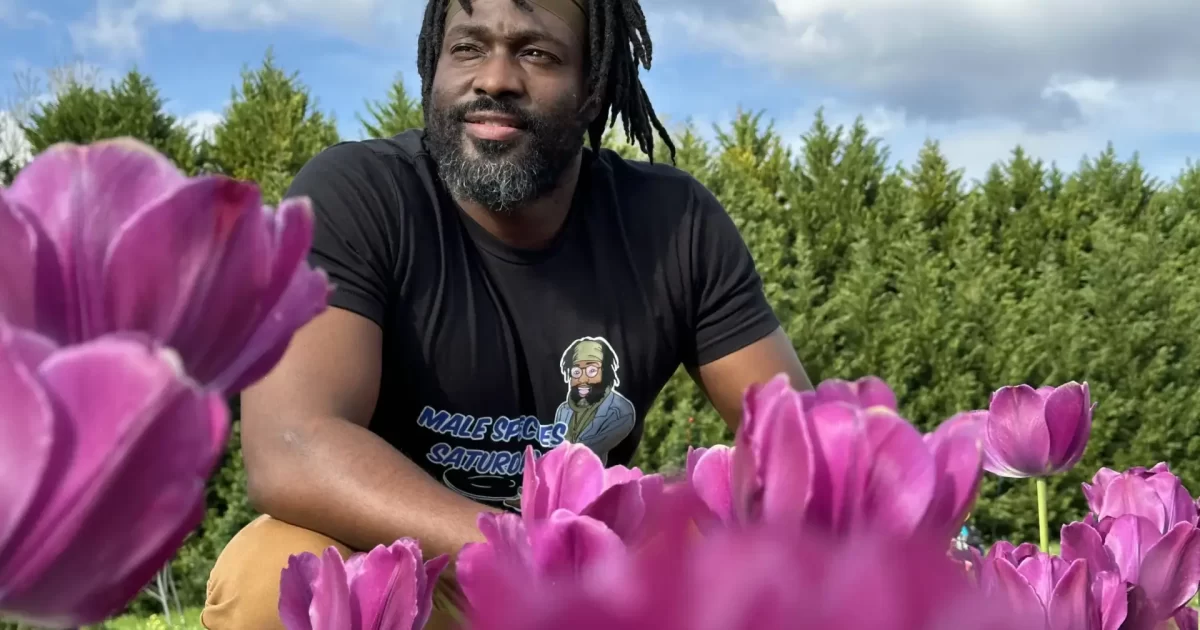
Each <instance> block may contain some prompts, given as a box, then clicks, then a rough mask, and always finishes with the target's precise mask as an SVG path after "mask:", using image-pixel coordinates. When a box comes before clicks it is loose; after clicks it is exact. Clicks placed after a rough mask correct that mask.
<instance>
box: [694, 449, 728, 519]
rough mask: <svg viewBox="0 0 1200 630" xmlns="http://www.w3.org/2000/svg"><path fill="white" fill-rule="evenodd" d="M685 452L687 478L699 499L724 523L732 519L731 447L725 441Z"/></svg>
mask: <svg viewBox="0 0 1200 630" xmlns="http://www.w3.org/2000/svg"><path fill="white" fill-rule="evenodd" d="M697 452H698V455H697V456H695V457H693V456H692V453H691V452H689V453H688V479H689V480H690V481H691V483H692V489H693V490H694V491H695V492H696V495H697V496H698V497H700V500H701V501H703V502H704V504H705V505H707V506H708V508H709V509H710V510H712V512H713V514H714V515H716V517H717V518H718V519H719V520H720V521H721V522H724V523H730V522H732V521H733V518H734V513H733V485H732V484H733V449H731V448H729V447H728V446H725V445H718V446H714V447H712V448H709V449H701V450H699V451H697Z"/></svg>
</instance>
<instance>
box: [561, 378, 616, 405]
mask: <svg viewBox="0 0 1200 630" xmlns="http://www.w3.org/2000/svg"><path fill="white" fill-rule="evenodd" d="M607 395H608V379H604V380H603V381H601V382H600V383H599V384H597V385H593V386H592V388H591V389H590V390H588V395H587V398H581V397H580V396H579V388H577V387H572V388H571V393H570V394H569V397H570V398H571V402H574V403H578V402H581V401H585V402H587V404H588V405H589V406H590V405H594V404H596V403H598V402H600V401H601V400H604V397H605V396H607Z"/></svg>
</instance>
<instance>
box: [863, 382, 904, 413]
mask: <svg viewBox="0 0 1200 630" xmlns="http://www.w3.org/2000/svg"><path fill="white" fill-rule="evenodd" d="M854 385H855V388H856V389H857V390H858V401H859V404H860V405H861V406H862V407H864V408H870V407H884V408H886V409H891V410H892V411H899V410H900V405H899V403H898V402H897V401H896V392H893V391H892V388H891V387H888V384H887V383H886V382H884V380H883V379H881V378H879V377H878V376H866V377H863V378H861V379H859V380H858V381H857V382H856V383H855V384H854Z"/></svg>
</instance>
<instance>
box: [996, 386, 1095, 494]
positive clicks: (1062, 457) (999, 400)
mask: <svg viewBox="0 0 1200 630" xmlns="http://www.w3.org/2000/svg"><path fill="white" fill-rule="evenodd" d="M984 417H985V418H986V424H985V426H986V429H985V431H984V436H983V454H984V460H983V467H984V469H985V470H987V471H988V472H990V473H992V474H995V475H999V476H1001V477H1013V478H1024V477H1045V476H1049V475H1053V474H1056V473H1060V472H1064V471H1067V470H1070V469H1071V468H1073V467H1074V466H1075V464H1077V463H1079V460H1080V458H1082V457H1083V452H1084V450H1085V449H1086V448H1087V443H1088V437H1090V435H1091V432H1092V399H1091V394H1090V392H1089V390H1088V385H1087V383H1083V384H1079V383H1075V382H1071V383H1067V384H1066V385H1063V386H1061V387H1042V388H1039V389H1034V388H1032V387H1030V386H1028V385H1016V386H1010V387H1002V388H1000V389H999V390H997V391H996V392H995V393H994V394H992V401H991V404H990V405H989V406H988V411H987V415H986V416H984Z"/></svg>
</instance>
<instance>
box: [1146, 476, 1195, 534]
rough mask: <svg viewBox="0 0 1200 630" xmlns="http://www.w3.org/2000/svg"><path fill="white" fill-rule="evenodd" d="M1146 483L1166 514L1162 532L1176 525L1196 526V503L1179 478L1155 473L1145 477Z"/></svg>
mask: <svg viewBox="0 0 1200 630" xmlns="http://www.w3.org/2000/svg"><path fill="white" fill-rule="evenodd" d="M1146 483H1147V484H1148V485H1149V486H1150V487H1151V488H1154V492H1155V493H1157V494H1158V498H1159V500H1160V501H1161V502H1162V504H1163V507H1164V508H1165V512H1166V522H1165V523H1164V527H1163V531H1166V530H1167V529H1168V528H1170V527H1173V526H1174V525H1175V524H1176V523H1192V524H1193V525H1195V524H1197V522H1196V521H1197V516H1198V515H1197V511H1196V503H1195V502H1194V501H1193V500H1192V495H1191V494H1189V493H1188V490H1187V488H1185V487H1184V485H1183V482H1182V481H1180V479H1179V477H1176V476H1175V475H1173V474H1171V473H1170V472H1167V471H1162V472H1157V473H1154V474H1151V475H1150V476H1148V477H1146Z"/></svg>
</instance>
